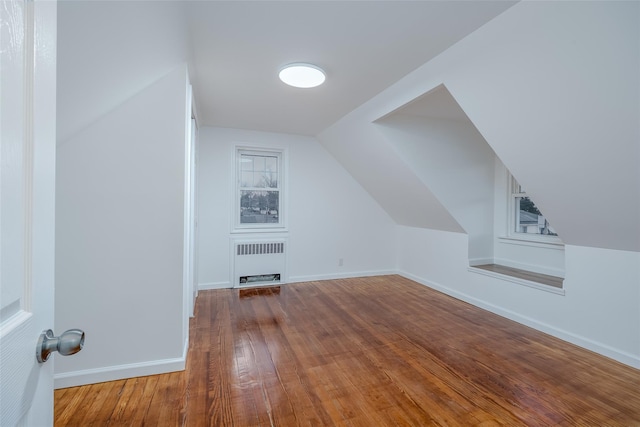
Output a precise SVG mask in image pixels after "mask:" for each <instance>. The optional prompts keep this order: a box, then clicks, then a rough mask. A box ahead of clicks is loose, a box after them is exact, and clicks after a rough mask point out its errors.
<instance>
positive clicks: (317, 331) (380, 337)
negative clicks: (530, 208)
mask: <svg viewBox="0 0 640 427" xmlns="http://www.w3.org/2000/svg"><path fill="white" fill-rule="evenodd" d="M190 343H191V344H190V349H189V355H188V360H187V369H186V371H184V372H179V373H172V374H165V375H156V376H150V377H142V378H133V379H128V380H122V381H114V382H109V383H102V384H95V385H89V386H83V387H74V388H68V389H61V390H57V391H56V392H55V425H56V426H106V425H109V426H119V425H122V426H142V425H145V426H207V425H211V426H272V425H273V426H297V425H310V426H333V425H349V426H367V427H372V426H429V425H440V426H476V425H483V426H501V425H504V426H521V425H526V426H640V371H639V370H636V369H633V368H630V367H628V366H625V365H622V364H620V363H617V362H615V361H612V360H610V359H607V358H604V357H602V356H599V355H596V354H594V353H592V352H589V351H587V350H584V349H581V348H578V347H575V346H573V345H571V344H568V343H566V342H563V341H560V340H558V339H555V338H553V337H550V336H548V335H545V334H543V333H540V332H537V331H535V330H533V329H530V328H528V327H525V326H522V325H519V324H517V323H514V322H512V321H509V320H506V319H504V318H501V317H499V316H496V315H493V314H491V313H488V312H486V311H484V310H481V309H479V308H476V307H473V306H471V305H469V304H466V303H463V302H461V301H458V300H455V299H453V298H450V297H448V296H445V295H443V294H440V293H438V292H435V291H433V290H431V289H429V288H426V287H424V286H422V285H418V284H416V283H414V282H411V281H409V280H407V279H404V278H402V277H399V276H384V277H371V278H359V279H343V280H332V281H324V282H309V283H300V284H288V285H283V286H281V287H278V288H267V289H264V290H259V291H256V290H254V291H249V290H247V291H241V292H239V291H238V290H227V289H225V290H215V291H204V292H200V295H199V297H198V301H197V305H196V317H195V318H194V319H192V323H191V340H190Z"/></svg>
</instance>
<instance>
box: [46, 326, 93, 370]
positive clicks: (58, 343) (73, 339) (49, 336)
mask: <svg viewBox="0 0 640 427" xmlns="http://www.w3.org/2000/svg"><path fill="white" fill-rule="evenodd" d="M83 346H84V331H81V330H80V329H69V330H68V331H65V332H63V333H62V335H60V336H59V337H56V336H54V335H53V331H52V330H51V329H49V330H46V331H43V332H42V334H40V338H39V339H38V346H37V347H36V358H37V359H38V362H40V363H44V362H46V361H47V359H49V356H51V353H53V352H54V351H57V352H58V353H60V354H61V355H63V356H71V355H72V354H76V353H77V352H79V351H80V350H82V347H83Z"/></svg>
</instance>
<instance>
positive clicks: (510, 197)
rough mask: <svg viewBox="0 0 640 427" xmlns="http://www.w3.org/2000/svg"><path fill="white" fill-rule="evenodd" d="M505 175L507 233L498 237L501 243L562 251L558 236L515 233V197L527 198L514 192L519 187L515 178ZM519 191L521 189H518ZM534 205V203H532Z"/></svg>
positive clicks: (509, 173) (562, 246) (525, 194)
mask: <svg viewBox="0 0 640 427" xmlns="http://www.w3.org/2000/svg"><path fill="white" fill-rule="evenodd" d="M505 170H506V173H507V233H506V236H498V241H500V242H501V243H511V244H514V245H522V246H536V247H543V248H549V249H559V250H564V243H563V242H562V240H561V239H560V237H559V236H549V235H542V234H527V233H519V232H516V206H515V199H516V197H528V196H527V193H526V192H516V191H515V188H516V186H520V184H519V183H518V181H517V180H516V178H515V177H514V176H513V175H511V172H509V170H508V169H506V168H505ZM520 190H521V188H520ZM534 203H535V202H534Z"/></svg>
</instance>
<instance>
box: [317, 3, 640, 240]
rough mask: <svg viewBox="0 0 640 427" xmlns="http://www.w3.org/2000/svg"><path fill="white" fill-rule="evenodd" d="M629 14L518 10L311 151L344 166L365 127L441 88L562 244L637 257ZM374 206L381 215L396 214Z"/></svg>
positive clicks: (636, 27)
mask: <svg viewBox="0 0 640 427" xmlns="http://www.w3.org/2000/svg"><path fill="white" fill-rule="evenodd" d="M639 9H640V3H637V2H604V1H602V2H520V3H518V4H516V5H515V6H513V7H511V8H509V9H508V10H507V11H505V12H504V13H503V14H501V15H499V16H498V17H497V18H495V19H494V20H492V21H491V22H489V23H488V24H486V25H485V26H483V27H481V28H480V29H479V30H477V31H476V32H474V33H472V34H471V35H469V36H468V37H466V38H465V39H463V40H462V41H460V42H459V43H457V44H456V45H454V46H453V47H451V48H450V49H448V50H447V51H445V52H443V53H442V54H441V55H439V56H438V57H436V58H435V59H433V60H432V61H430V62H428V63H426V64H425V65H423V66H422V67H420V68H419V69H417V70H416V71H414V72H413V73H411V74H409V75H408V76H407V77H405V78H404V79H402V80H400V81H399V82H398V83H396V84H395V85H393V86H391V87H389V88H388V89H387V90H385V91H384V92H382V93H381V94H379V95H378V96H376V97H375V98H373V99H372V100H370V101H369V102H368V103H366V104H364V105H362V106H361V107H359V108H358V109H356V110H354V111H353V112H352V113H350V114H349V115H347V116H345V117H344V118H343V119H342V120H340V121H339V122H338V123H336V124H335V125H333V126H332V127H331V128H329V129H327V130H325V131H324V132H323V133H321V134H320V135H319V139H320V140H321V141H322V143H323V144H325V146H327V148H328V149H329V150H330V151H331V152H332V153H334V154H335V155H336V157H337V158H338V159H340V161H341V162H343V163H344V162H349V163H352V162H353V157H354V156H355V155H356V154H355V153H356V152H358V151H361V150H362V149H363V147H365V146H366V144H367V143H368V140H369V139H370V138H371V134H372V130H371V126H372V125H371V123H372V122H374V121H375V120H377V119H379V118H380V117H382V116H385V115H387V114H389V113H390V112H392V111H395V110H396V109H398V108H400V107H402V106H404V105H406V104H408V103H410V102H411V101H413V100H415V99H417V98H419V97H420V96H422V95H423V94H425V93H427V92H429V91H431V90H433V89H434V88H436V87H438V86H439V85H441V84H444V85H445V86H446V87H447V89H448V90H449V92H450V93H451V95H452V96H453V97H454V98H455V100H456V101H457V103H458V104H459V105H460V107H461V108H462V109H463V110H464V112H465V114H466V115H467V116H468V117H469V119H470V120H471V122H472V123H473V124H474V125H475V126H476V128H477V129H478V130H479V131H480V133H481V134H482V136H483V137H484V138H485V140H486V141H487V142H488V144H489V145H490V146H491V148H493V150H494V152H495V153H496V155H497V156H498V158H500V159H501V161H502V162H503V163H504V164H505V165H506V166H507V168H508V169H509V170H510V171H511V172H512V173H513V175H514V176H515V177H516V179H517V180H518V181H519V182H520V184H522V185H523V186H524V188H526V190H527V192H528V194H529V195H530V196H531V197H532V199H533V200H535V202H536V204H537V205H538V206H539V207H540V209H541V210H542V211H543V212H544V213H545V216H546V217H547V218H548V219H549V221H550V222H551V223H552V224H553V225H554V228H555V229H556V230H557V231H558V233H559V234H560V235H561V236H562V238H563V241H564V242H565V243H567V244H571V245H579V246H592V247H601V248H609V249H619V250H633V251H640V221H638V220H637V219H638V218H639V217H640V197H639V196H640V167H638V159H639V158H640V144H638V141H639V140H640V126H639V125H638V117H639V116H640V103H639V102H638V93H639V91H640V79H638V77H637V76H638V75H640V18H639V16H640V10H639ZM595 58H597V60H596V59H595ZM376 144H382V142H379V141H376ZM376 150H378V151H379V149H377V148H376ZM350 170H351V169H350ZM354 170H355V171H357V172H360V169H359V166H358V165H356V166H354ZM362 175H363V176H362V177H360V173H358V174H354V176H356V177H357V178H358V179H359V180H361V181H362V182H363V185H365V186H366V183H367V182H368V180H370V179H371V178H370V177H368V176H366V174H362ZM372 194H374V195H375V196H376V198H377V199H378V201H379V202H380V204H381V206H384V207H385V209H387V206H389V205H391V204H394V205H397V204H398V203H397V201H395V203H392V201H391V199H390V198H389V197H388V195H386V194H384V193H382V192H380V191H376V192H372ZM416 194H417V193H416ZM415 203H416V202H415V201H405V202H404V206H406V207H410V206H412V205H415ZM429 215H430V216H434V217H441V216H442V213H441V212H440V211H439V210H438V209H433V210H432V212H430V213H429ZM399 223H402V222H399ZM402 224H406V225H419V224H417V223H402ZM431 228H437V229H442V230H447V229H448V228H445V227H434V226H432V227H431Z"/></svg>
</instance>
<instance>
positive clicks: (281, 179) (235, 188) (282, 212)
mask: <svg viewBox="0 0 640 427" xmlns="http://www.w3.org/2000/svg"><path fill="white" fill-rule="evenodd" d="M241 152H246V153H249V154H256V155H274V156H277V158H278V168H279V170H278V188H277V189H271V190H270V189H268V188H265V189H264V191H278V223H274V224H260V223H259V224H252V223H246V224H241V223H240V174H241V169H240V168H239V163H240V155H241ZM232 157H233V160H232V165H233V181H232V190H231V193H232V194H231V197H232V205H231V206H232V217H231V234H235V233H263V232H266V233H269V232H271V233H273V232H276V233H285V232H288V226H287V224H288V218H287V212H288V192H287V189H288V179H289V164H288V158H289V153H288V149H287V148H284V147H265V146H255V145H245V144H235V145H234V147H233V152H232Z"/></svg>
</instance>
